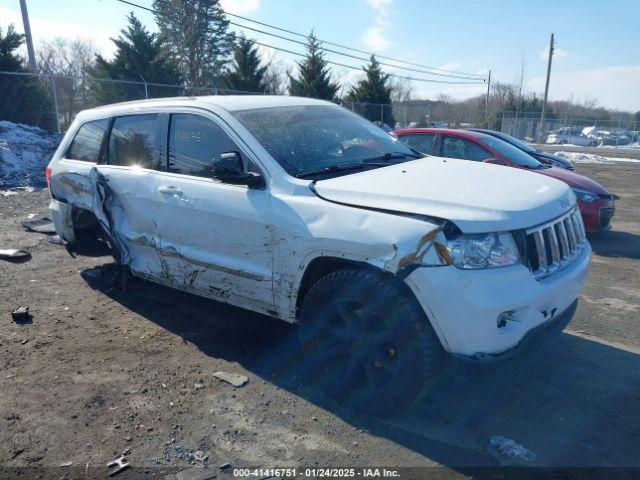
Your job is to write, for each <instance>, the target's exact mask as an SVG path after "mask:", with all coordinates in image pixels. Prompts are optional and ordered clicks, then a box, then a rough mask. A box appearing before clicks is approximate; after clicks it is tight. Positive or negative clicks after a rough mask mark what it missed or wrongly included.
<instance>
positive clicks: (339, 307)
mask: <svg viewBox="0 0 640 480" xmlns="http://www.w3.org/2000/svg"><path fill="white" fill-rule="evenodd" d="M299 337H300V343H301V348H302V352H303V355H304V357H305V361H306V363H307V365H308V367H309V380H312V381H313V382H315V383H319V384H320V385H321V386H322V388H323V389H324V390H325V391H326V393H328V394H329V395H330V396H332V397H334V398H336V399H337V400H338V401H340V402H344V403H346V404H348V405H349V406H350V407H354V408H356V409H358V410H361V411H364V412H367V413H371V414H374V415H390V414H392V413H396V412H397V411H401V410H404V409H406V408H407V407H409V406H410V405H412V404H413V403H415V402H416V401H417V400H419V399H420V398H422V397H423V396H425V395H426V394H427V393H428V392H429V390H430V388H431V387H432V385H433V383H434V382H435V380H436V377H437V375H438V373H439V372H440V370H441V367H442V363H443V359H444V351H443V349H442V346H441V345H440V341H439V340H438V338H437V336H436V334H435V332H434V331H433V328H432V327H431V324H430V323H429V320H428V319H427V317H426V316H425V314H424V311H423V310H422V308H421V306H420V304H419V303H418V301H417V300H416V299H415V297H414V296H413V294H412V293H411V291H410V290H409V289H408V287H407V286H406V285H405V284H404V283H403V282H401V281H400V280H398V279H397V278H395V277H393V276H391V275H388V274H384V273H382V272H379V271H376V270H373V269H358V268H345V269H342V270H337V271H335V272H332V273H330V274H328V275H327V276H325V277H323V278H322V279H320V280H319V281H318V282H316V283H315V284H314V285H313V286H312V287H311V289H310V290H309V292H308V293H307V295H306V297H305V299H304V302H303V304H302V307H301V309H300V329H299Z"/></svg>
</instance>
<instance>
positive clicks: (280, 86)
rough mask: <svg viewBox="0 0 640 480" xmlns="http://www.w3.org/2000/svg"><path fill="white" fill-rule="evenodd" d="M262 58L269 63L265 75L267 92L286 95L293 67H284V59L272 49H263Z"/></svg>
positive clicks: (265, 62)
mask: <svg viewBox="0 0 640 480" xmlns="http://www.w3.org/2000/svg"><path fill="white" fill-rule="evenodd" d="M261 53H262V59H263V62H264V64H265V65H267V71H266V72H265V75H264V83H265V93H268V94H269V95H286V93H287V90H288V88H289V76H288V75H289V73H291V69H287V68H285V67H284V64H283V62H282V60H281V59H280V58H279V56H278V55H277V54H276V53H275V51H274V50H271V49H262V48H261Z"/></svg>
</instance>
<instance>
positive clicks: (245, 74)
mask: <svg viewBox="0 0 640 480" xmlns="http://www.w3.org/2000/svg"><path fill="white" fill-rule="evenodd" d="M266 73H267V66H266V65H264V66H262V65H260V54H259V53H258V49H257V48H255V47H254V46H253V43H252V42H251V41H250V40H247V39H246V38H244V37H240V38H239V39H238V43H237V44H236V48H235V51H234V52H233V68H232V70H230V71H228V72H226V73H225V74H224V75H223V77H222V80H223V81H222V83H223V85H224V86H225V87H226V88H230V89H233V90H240V91H243V92H264V91H265V90H266V84H265V75H266Z"/></svg>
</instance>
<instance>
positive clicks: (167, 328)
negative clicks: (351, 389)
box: [0, 163, 640, 479]
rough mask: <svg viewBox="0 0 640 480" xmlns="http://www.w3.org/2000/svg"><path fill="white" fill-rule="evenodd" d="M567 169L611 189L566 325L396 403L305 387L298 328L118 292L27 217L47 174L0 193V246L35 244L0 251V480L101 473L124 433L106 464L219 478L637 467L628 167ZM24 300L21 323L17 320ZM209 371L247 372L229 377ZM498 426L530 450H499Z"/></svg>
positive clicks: (637, 267)
mask: <svg viewBox="0 0 640 480" xmlns="http://www.w3.org/2000/svg"><path fill="white" fill-rule="evenodd" d="M578 171H579V172H582V173H586V174H588V175H590V176H592V177H593V178H595V179H596V180H598V181H600V182H601V183H602V184H603V185H605V186H606V187H607V188H609V189H610V190H611V191H612V192H614V193H616V194H618V195H620V196H621V197H622V199H621V200H620V201H619V202H618V208H617V212H616V216H615V218H614V220H613V230H612V231H610V232H607V233H604V234H599V235H595V236H592V237H591V238H590V240H591V243H592V247H593V250H594V256H593V265H592V273H591V276H590V280H589V283H588V286H587V288H586V290H585V291H584V293H583V295H582V297H581V301H580V304H579V308H578V312H577V314H576V316H575V318H574V320H573V322H572V323H571V325H570V326H569V328H568V330H567V331H566V332H565V333H563V334H562V336H561V337H560V338H559V339H558V341H557V342H555V343H553V344H551V345H549V346H548V347H547V348H546V349H545V350H543V351H542V352H539V353H536V354H534V355H530V356H525V357H522V358H517V359H515V360H511V361H509V362H507V363H504V364H499V365H494V366H490V367H464V368H460V367H457V368H453V367H452V368H450V372H449V373H450V374H449V375H447V376H446V378H445V379H444V380H443V381H442V382H441V384H440V385H438V386H437V388H436V390H435V392H434V394H433V396H432V397H431V398H429V399H427V400H426V401H425V402H424V403H422V404H421V405H418V406H416V407H415V408H414V409H412V411H410V412H406V413H404V414H403V415H401V416H398V417H395V418H391V419H377V418H372V417H367V416H363V415H359V414H357V413H354V412H350V411H347V410H345V409H344V408H342V407H341V406H339V405H336V404H335V403H334V402H332V401H330V400H327V399H325V398H323V397H322V395H321V394H320V392H318V391H316V390H315V389H314V388H312V387H305V386H303V382H301V378H300V376H301V372H302V369H301V368H300V362H301V360H300V356H299V352H298V351H297V345H296V337H295V327H293V326H290V325H287V324H285V323H283V322H281V321H278V320H275V319H271V318H269V317H265V316H261V315H257V314H253V313H249V312H246V311H243V310H240V309H237V308H233V307H230V306H226V305H223V304H219V303H215V302H212V301H208V300H204V299H201V298H197V297H194V296H190V295H188V294H183V293H180V292H175V291H172V290H169V289H167V288H164V287H161V286H157V285H154V284H150V283H145V282H142V281H132V282H130V283H129V285H128V287H127V289H126V291H123V290H122V289H121V288H119V287H118V286H117V285H114V281H113V269H112V268H110V266H111V265H112V259H111V257H110V256H108V254H107V252H106V251H105V249H104V248H99V246H96V247H95V248H93V249H91V250H88V251H86V252H84V255H76V257H75V258H74V257H72V256H70V254H69V253H68V252H67V251H66V249H65V248H64V247H62V246H60V245H56V244H53V243H51V242H50V241H49V239H50V237H48V236H46V235H42V234H38V233H30V232H26V231H25V230H24V229H23V228H22V227H21V225H20V221H22V220H24V219H25V218H26V217H27V216H28V215H29V214H32V213H33V214H36V215H38V216H40V215H47V214H48V212H47V204H48V192H47V191H46V190H45V191H41V192H34V193H20V194H16V195H11V196H6V197H2V196H0V248H23V249H26V250H28V251H30V252H31V254H32V258H31V260H29V261H27V262H25V263H19V264H13V263H8V262H6V261H2V260H0V478H9V477H11V478H12V477H16V476H22V477H23V478H38V476H40V478H49V477H51V478H94V477H95V478H105V477H106V475H107V469H106V463H107V462H109V461H110V460H112V459H114V458H116V457H118V456H119V455H120V454H121V453H122V452H123V451H125V450H127V449H130V453H128V454H127V458H128V459H129V461H130V463H131V465H132V467H134V468H132V469H130V470H128V471H125V472H123V473H121V474H119V475H118V476H117V477H115V478H118V479H128V478H151V477H153V476H155V477H156V478H158V477H159V478H163V476H164V475H166V474H168V473H170V472H175V471H177V470H182V469H185V468H189V467H190V466H192V465H199V464H202V460H201V458H202V457H201V454H200V452H199V453H198V455H197V457H198V458H200V460H196V459H194V453H195V452H196V451H201V452H202V454H203V455H205V456H207V457H208V460H206V461H205V463H209V464H210V465H212V466H214V467H215V469H214V470H215V471H216V472H217V473H218V478H224V477H225V476H229V475H231V472H232V469H233V468H238V467H244V466H257V467H269V466H270V467H284V466H297V467H298V471H300V470H303V469H304V467H311V468H313V467H315V468H317V467H371V466H380V467H383V466H385V467H413V468H411V469H404V470H401V474H402V478H410V477H415V478H420V477H422V478H424V477H430V478H431V477H434V478H466V477H475V478H483V477H484V478H508V475H507V476H506V477H505V476H504V475H503V474H496V473H495V471H494V470H492V469H493V468H495V467H498V466H505V465H511V466H527V467H529V466H535V467H549V468H563V467H582V468H588V469H589V470H585V472H590V473H593V472H599V473H598V474H599V475H601V476H602V475H604V476H611V475H613V476H615V475H617V474H618V473H620V471H619V470H616V469H618V468H630V467H634V468H637V469H640V456H639V455H638V453H639V452H640V450H639V447H638V445H640V415H638V412H639V411H640V187H639V184H640V165H636V164H623V163H620V164H616V165H578ZM514 288H517V286H514ZM18 305H28V306H29V307H30V312H31V314H32V316H33V320H32V323H30V324H25V325H18V324H16V323H14V322H13V321H12V319H11V315H10V311H11V310H12V309H13V308H15V307H16V306H18ZM218 370H223V371H226V372H233V373H239V374H242V375H246V376H247V377H248V378H249V383H248V384H247V385H245V386H243V387H240V388H234V387H233V386H231V385H229V384H226V383H223V382H221V381H219V380H218V379H217V378H215V377H214V376H213V373H214V372H216V371H218ZM495 436H503V437H506V438H509V439H513V440H515V441H516V442H518V443H519V444H521V445H523V446H524V447H526V448H527V449H529V450H530V451H531V452H533V456H532V457H530V459H529V461H525V460H518V459H514V458H509V457H506V456H504V455H500V454H499V453H496V452H495V451H494V450H493V449H491V448H490V438H492V437H495ZM69 462H72V463H71V464H69ZM226 463H228V464H231V466H232V468H229V469H225V470H222V469H219V467H220V466H221V465H223V464H226ZM61 465H66V466H61ZM598 467H600V468H605V470H591V469H592V468H598ZM636 472H640V470H636ZM496 475H497V476H496ZM523 475H524V474H523ZM559 475H560V476H562V473H559ZM572 475H573V474H572ZM266 476H268V475H263V477H266ZM253 478H262V477H260V476H259V477H253ZM519 478H522V475H520V476H519ZM562 478H576V477H571V476H566V475H565V476H564V477H562Z"/></svg>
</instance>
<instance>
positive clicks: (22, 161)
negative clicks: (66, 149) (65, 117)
mask: <svg viewBox="0 0 640 480" xmlns="http://www.w3.org/2000/svg"><path fill="white" fill-rule="evenodd" d="M60 140H62V135H60V134H57V133H56V134H52V133H48V132H46V131H44V130H42V129H41V128H38V127H34V126H31V125H25V124H21V123H13V122H9V121H7V120H0V191H2V190H7V189H12V188H14V187H44V186H46V180H45V178H44V171H45V169H46V167H47V164H48V163H49V160H51V157H52V156H53V153H54V152H55V151H56V148H58V144H59V143H60Z"/></svg>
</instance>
